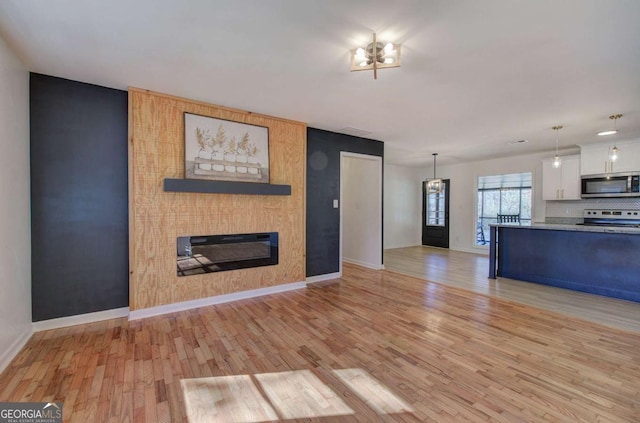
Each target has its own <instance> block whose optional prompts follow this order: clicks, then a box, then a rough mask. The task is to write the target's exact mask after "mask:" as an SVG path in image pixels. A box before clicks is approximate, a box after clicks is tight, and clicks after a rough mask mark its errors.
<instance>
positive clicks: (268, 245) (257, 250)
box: [177, 232, 278, 276]
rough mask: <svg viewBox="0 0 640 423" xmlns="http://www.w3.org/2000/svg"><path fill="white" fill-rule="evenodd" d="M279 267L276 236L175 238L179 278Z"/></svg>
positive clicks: (257, 234)
mask: <svg viewBox="0 0 640 423" xmlns="http://www.w3.org/2000/svg"><path fill="white" fill-rule="evenodd" d="M275 264H278V233H277V232H267V233H255V234H233V235H198V236H181V237H178V254H177V271H178V276H190V275H199V274H203V273H212V272H223V271H226V270H236V269H244V268H247V267H259V266H271V265H275Z"/></svg>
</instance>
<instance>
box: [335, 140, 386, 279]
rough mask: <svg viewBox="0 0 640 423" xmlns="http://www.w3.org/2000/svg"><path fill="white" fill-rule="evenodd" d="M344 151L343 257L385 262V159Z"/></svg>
mask: <svg viewBox="0 0 640 423" xmlns="http://www.w3.org/2000/svg"><path fill="white" fill-rule="evenodd" d="M347 154H349V153H342V154H341V155H342V161H341V170H340V179H341V197H342V200H341V201H342V226H341V228H342V260H344V261H347V262H351V263H356V264H360V265H363V266H367V267H371V268H374V269H379V268H380V267H381V265H382V216H381V213H382V207H381V204H382V180H381V179H382V159H381V158H380V157H373V156H372V158H371V159H365V158H358V157H353V156H349V155H347Z"/></svg>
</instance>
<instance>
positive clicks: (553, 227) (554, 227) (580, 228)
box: [490, 223, 640, 234]
mask: <svg viewBox="0 0 640 423" xmlns="http://www.w3.org/2000/svg"><path fill="white" fill-rule="evenodd" d="M490 226H497V227H500V228H517V229H543V230H549V231H574V232H601V233H616V234H640V228H621V227H618V226H584V225H563V224H557V223H534V224H532V225H531V226H519V225H513V224H508V223H501V224H497V223H491V224H490Z"/></svg>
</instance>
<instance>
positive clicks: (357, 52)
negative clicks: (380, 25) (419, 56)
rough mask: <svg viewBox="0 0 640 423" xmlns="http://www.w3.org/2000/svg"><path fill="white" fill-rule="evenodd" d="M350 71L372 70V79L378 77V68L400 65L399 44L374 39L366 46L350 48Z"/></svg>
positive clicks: (374, 37) (374, 36)
mask: <svg viewBox="0 0 640 423" xmlns="http://www.w3.org/2000/svg"><path fill="white" fill-rule="evenodd" d="M350 56H351V72H354V71H361V70H373V79H378V69H386V68H397V67H399V66H400V44H393V43H382V42H380V41H378V40H376V34H375V32H374V33H373V42H372V43H369V45H367V46H366V47H358V48H354V49H352V50H351V55H350Z"/></svg>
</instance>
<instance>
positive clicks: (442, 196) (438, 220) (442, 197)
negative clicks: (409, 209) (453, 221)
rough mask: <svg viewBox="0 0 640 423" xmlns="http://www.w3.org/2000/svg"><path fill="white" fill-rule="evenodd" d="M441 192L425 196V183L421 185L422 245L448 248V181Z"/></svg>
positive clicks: (444, 181)
mask: <svg viewBox="0 0 640 423" xmlns="http://www.w3.org/2000/svg"><path fill="white" fill-rule="evenodd" d="M442 182H443V188H442V191H441V192H439V193H431V194H427V182H426V181H425V182H423V183H422V245H429V246H432V247H442V248H449V191H450V184H449V179H445V180H443V181H442Z"/></svg>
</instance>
